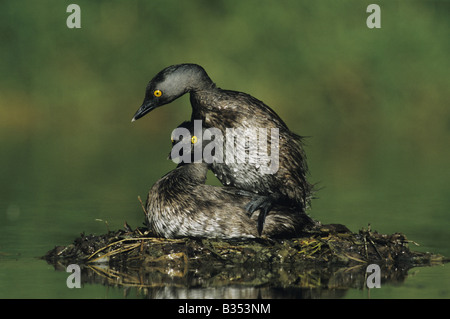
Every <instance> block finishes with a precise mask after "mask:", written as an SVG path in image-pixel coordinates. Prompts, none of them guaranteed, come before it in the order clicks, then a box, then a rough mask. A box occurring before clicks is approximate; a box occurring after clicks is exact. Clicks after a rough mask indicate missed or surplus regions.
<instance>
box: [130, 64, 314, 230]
mask: <svg viewBox="0 0 450 319" xmlns="http://www.w3.org/2000/svg"><path fill="white" fill-rule="evenodd" d="M186 93H189V94H190V102H191V106H192V115H191V122H193V121H194V120H201V121H202V123H203V125H204V127H206V128H217V129H219V130H220V131H221V132H222V133H223V134H224V135H225V133H226V129H227V128H242V129H250V130H251V129H254V128H265V129H273V128H276V129H278V132H279V157H278V170H277V171H276V172H275V173H273V174H262V173H261V169H260V167H259V166H258V165H255V164H254V163H251V162H249V161H247V162H246V161H245V160H244V161H235V162H234V163H232V161H226V160H225V162H213V163H210V164H209V165H208V168H209V169H211V170H212V171H213V172H214V174H215V175H216V176H217V178H218V179H219V180H220V182H221V183H222V184H223V185H225V186H232V187H234V188H237V189H240V190H242V191H243V192H249V193H251V194H253V195H254V196H253V198H252V200H251V201H250V202H249V203H247V204H246V209H247V211H248V213H249V214H250V215H251V214H253V213H255V212H256V211H258V210H259V211H260V214H259V219H258V232H259V233H260V234H261V233H262V230H263V227H264V222H265V217H266V216H267V214H268V213H269V211H270V210H271V209H272V208H273V207H274V205H276V204H280V205H283V206H290V207H292V208H295V209H296V210H297V211H301V212H304V211H305V210H306V209H307V207H308V206H309V205H310V201H311V198H312V194H313V185H312V184H310V183H309V182H308V181H307V177H308V175H309V171H308V166H307V162H306V154H305V152H304V150H303V142H302V141H303V139H302V137H300V136H299V135H297V134H295V133H293V132H292V131H290V130H289V128H288V127H287V125H286V124H285V123H284V122H283V120H282V119H281V118H280V117H279V116H278V115H277V114H276V113H275V112H274V111H273V110H272V109H271V108H270V107H269V106H267V105H266V104H264V103H263V102H262V101H260V100H258V99H256V98H254V97H253V96H251V95H249V94H246V93H243V92H238V91H232V90H224V89H221V88H219V87H217V86H216V84H215V83H214V82H213V81H212V80H211V78H210V77H209V76H208V74H207V73H206V71H205V70H204V69H203V68H202V67H201V66H199V65H197V64H190V63H185V64H178V65H172V66H169V67H167V68H165V69H163V70H162V71H160V72H159V73H158V74H157V75H156V76H155V77H154V78H153V79H152V80H151V81H150V82H149V83H148V85H147V88H146V92H145V98H144V101H143V103H142V105H141V107H140V108H139V109H138V111H137V112H136V113H135V115H134V117H133V119H132V121H135V120H137V119H139V118H141V117H143V116H144V115H146V114H147V113H149V112H150V111H152V110H154V109H155V108H157V107H160V106H162V105H165V104H168V103H170V102H172V101H174V100H175V99H177V98H179V97H180V96H182V95H184V94H186ZM268 147H270V143H268Z"/></svg>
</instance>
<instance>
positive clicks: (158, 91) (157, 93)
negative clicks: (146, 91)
mask: <svg viewBox="0 0 450 319" xmlns="http://www.w3.org/2000/svg"><path fill="white" fill-rule="evenodd" d="M153 95H154V96H156V97H160V96H161V95H162V92H161V90H155V91H154V92H153Z"/></svg>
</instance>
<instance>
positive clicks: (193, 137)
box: [191, 135, 198, 144]
mask: <svg viewBox="0 0 450 319" xmlns="http://www.w3.org/2000/svg"><path fill="white" fill-rule="evenodd" d="M197 141H198V138H197V136H195V135H194V136H192V138H191V142H192V144H195V143H197Z"/></svg>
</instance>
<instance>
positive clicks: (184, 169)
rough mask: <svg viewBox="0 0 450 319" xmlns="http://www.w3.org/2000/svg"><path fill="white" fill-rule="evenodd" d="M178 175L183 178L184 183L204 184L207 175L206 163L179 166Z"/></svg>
mask: <svg viewBox="0 0 450 319" xmlns="http://www.w3.org/2000/svg"><path fill="white" fill-rule="evenodd" d="M177 170H178V174H179V176H180V177H182V178H184V179H185V180H186V182H189V183H194V184H204V183H205V182H206V175H207V173H208V164H206V163H203V162H202V163H189V164H180V165H179V166H178V167H177Z"/></svg>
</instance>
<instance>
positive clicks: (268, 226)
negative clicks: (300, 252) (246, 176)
mask: <svg viewBox="0 0 450 319" xmlns="http://www.w3.org/2000/svg"><path fill="white" fill-rule="evenodd" d="M207 171H208V166H207V164H206V163H191V164H184V165H179V166H178V167H177V168H176V169H174V170H172V171H170V172H169V173H168V174H166V175H165V176H163V177H162V178H161V179H159V180H158V181H157V182H156V183H155V184H154V185H153V187H152V188H151V189H150V191H149V194H148V197H147V203H146V210H147V224H148V226H149V228H150V229H151V230H152V231H153V232H154V233H156V234H157V235H158V236H161V237H165V238H179V237H196V238H221V239H232V238H256V237H258V231H257V218H258V216H257V214H254V215H253V216H252V217H251V218H250V217H249V216H248V214H247V212H246V210H245V208H244V207H245V205H246V204H247V203H248V202H249V201H250V200H251V197H248V196H244V195H239V190H238V189H236V188H233V187H218V186H211V185H205V181H206V174H207ZM313 224H314V222H313V221H312V219H311V218H310V217H308V216H307V215H306V214H304V213H300V214H299V212H298V211H295V210H294V209H292V208H289V207H281V206H275V207H274V208H273V209H272V211H271V212H270V213H269V214H268V215H267V217H266V222H265V227H264V230H263V232H262V236H267V237H270V238H288V237H295V236H298V235H299V234H300V233H301V231H302V230H305V229H306V228H308V227H310V226H312V225H313Z"/></svg>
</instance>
